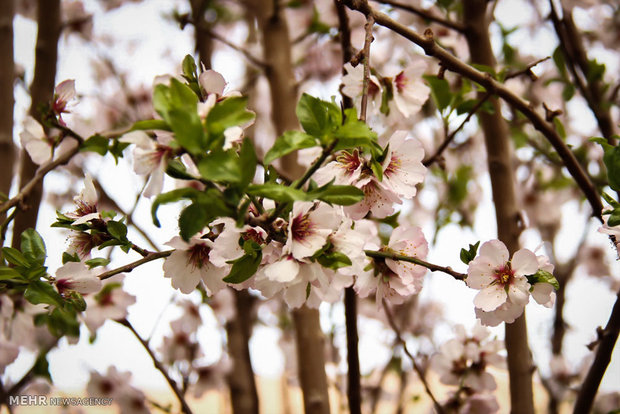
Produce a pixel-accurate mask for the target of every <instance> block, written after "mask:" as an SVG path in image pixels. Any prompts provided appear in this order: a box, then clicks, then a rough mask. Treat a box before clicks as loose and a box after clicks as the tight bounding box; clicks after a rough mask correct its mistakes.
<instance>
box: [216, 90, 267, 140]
mask: <svg viewBox="0 0 620 414" xmlns="http://www.w3.org/2000/svg"><path fill="white" fill-rule="evenodd" d="M247 101H248V98H246V97H241V96H234V97H230V98H226V99H224V100H223V101H221V102H218V103H216V104H215V106H214V107H213V108H211V110H210V111H209V114H208V115H207V131H209V136H210V138H211V139H213V138H215V137H217V136H219V135H221V134H223V133H224V131H225V130H226V129H227V128H230V127H233V126H239V125H243V124H246V123H248V122H250V121H251V120H253V119H254V118H255V117H256V114H255V113H254V112H252V111H248V110H247V109H246V105H247Z"/></svg>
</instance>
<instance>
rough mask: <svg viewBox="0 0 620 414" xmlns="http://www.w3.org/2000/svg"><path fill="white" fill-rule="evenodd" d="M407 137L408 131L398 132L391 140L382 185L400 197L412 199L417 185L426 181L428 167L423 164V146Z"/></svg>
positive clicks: (384, 164) (384, 165)
mask: <svg viewBox="0 0 620 414" xmlns="http://www.w3.org/2000/svg"><path fill="white" fill-rule="evenodd" d="M406 137H407V131H396V132H395V133H394V134H393V135H392V137H391V138H390V140H389V149H388V153H387V156H386V157H385V161H383V181H382V182H381V184H383V185H384V186H385V187H387V188H388V189H390V190H391V191H393V192H394V193H396V194H398V195H399V196H400V197H404V198H412V197H413V196H415V194H416V191H417V189H416V187H415V186H416V184H420V183H421V182H422V181H424V175H425V174H426V167H425V166H424V165H423V164H422V159H423V158H424V148H423V147H422V144H421V143H420V141H418V140H417V139H406Z"/></svg>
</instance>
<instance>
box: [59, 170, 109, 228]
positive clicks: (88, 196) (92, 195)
mask: <svg viewBox="0 0 620 414" xmlns="http://www.w3.org/2000/svg"><path fill="white" fill-rule="evenodd" d="M98 201H99V197H97V191H96V190H95V184H94V183H93V178H92V177H91V176H90V174H86V177H84V189H82V191H81V192H80V194H79V195H77V196H75V197H73V202H74V203H75V206H76V207H77V208H76V210H75V211H74V212H72V213H65V216H67V217H69V218H71V219H74V221H73V224H74V225H77V224H84V223H86V222H88V221H90V220H94V219H100V218H101V214H100V213H99V212H98V211H97V202H98Z"/></svg>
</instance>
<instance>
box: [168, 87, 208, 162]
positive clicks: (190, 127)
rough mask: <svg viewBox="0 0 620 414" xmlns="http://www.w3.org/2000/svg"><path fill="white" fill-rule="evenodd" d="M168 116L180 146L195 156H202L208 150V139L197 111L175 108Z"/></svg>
mask: <svg viewBox="0 0 620 414" xmlns="http://www.w3.org/2000/svg"><path fill="white" fill-rule="evenodd" d="M194 96H195V95H194ZM168 115H169V117H168V122H169V123H170V126H171V127H172V131H173V132H174V137H175V139H176V141H177V142H178V143H179V145H181V146H182V147H183V148H185V149H186V150H187V151H189V152H190V153H191V154H193V155H200V154H202V153H203V152H204V151H205V150H206V138H205V133H204V129H203V127H202V122H201V121H200V117H199V116H198V112H196V109H194V110H193V111H191V112H189V111H188V110H187V109H177V108H173V109H171V110H170V112H169V113H168Z"/></svg>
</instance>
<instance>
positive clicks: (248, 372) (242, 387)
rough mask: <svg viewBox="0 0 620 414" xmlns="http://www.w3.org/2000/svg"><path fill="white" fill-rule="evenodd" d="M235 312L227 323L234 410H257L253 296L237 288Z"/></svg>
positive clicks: (250, 413) (248, 413) (253, 413)
mask: <svg viewBox="0 0 620 414" xmlns="http://www.w3.org/2000/svg"><path fill="white" fill-rule="evenodd" d="M234 295H235V308H236V311H237V312H236V315H235V317H234V318H233V319H231V320H230V321H229V322H228V323H227V324H226V335H227V337H228V354H229V355H230V358H231V359H232V369H231V371H230V373H229V374H228V376H227V380H228V388H229V390H230V400H231V402H232V408H233V413H234V414H258V393H257V391H256V381H255V378H254V371H253V370H252V363H251V360H250V347H249V343H250V337H251V336H252V323H253V316H252V302H253V299H252V296H251V295H250V294H249V293H248V292H247V291H246V290H243V291H236V290H235V291H234Z"/></svg>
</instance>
